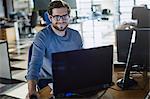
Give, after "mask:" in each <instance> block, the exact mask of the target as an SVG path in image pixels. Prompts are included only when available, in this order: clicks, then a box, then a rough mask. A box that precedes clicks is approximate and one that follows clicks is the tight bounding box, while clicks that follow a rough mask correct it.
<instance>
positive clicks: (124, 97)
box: [42, 68, 150, 99]
mask: <svg viewBox="0 0 150 99" xmlns="http://www.w3.org/2000/svg"><path fill="white" fill-rule="evenodd" d="M123 71H124V70H123V69H122V68H115V70H114V73H113V81H114V82H115V85H114V86H112V87H111V88H109V89H108V90H107V92H106V93H105V94H104V95H103V97H101V98H100V99H144V98H145V97H146V95H147V93H148V91H149V85H150V79H148V76H147V77H146V76H144V74H132V76H133V78H134V79H135V80H136V81H137V82H138V85H137V86H134V87H132V88H131V89H130V90H121V89H120V88H119V87H118V86H117V85H116V82H117V80H118V79H119V78H122V76H123ZM143 73H144V72H143ZM48 90H49V89H48V88H47V89H46V90H45V91H44V92H43V93H44V94H45V93H47V94H48V93H49V92H47V91H48ZM42 91H43V90H42ZM43 93H42V95H43ZM102 93H103V91H102V92H99V93H98V94H97V95H95V96H92V97H93V98H94V99H97V98H96V96H100V95H101V94H102ZM43 99H44V98H43ZM91 99H92V98H91Z"/></svg>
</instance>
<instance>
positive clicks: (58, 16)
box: [53, 14, 69, 21]
mask: <svg viewBox="0 0 150 99" xmlns="http://www.w3.org/2000/svg"><path fill="white" fill-rule="evenodd" d="M53 18H54V19H55V20H56V21H60V19H62V20H68V18H69V16H68V14H65V15H63V16H60V15H55V16H53Z"/></svg>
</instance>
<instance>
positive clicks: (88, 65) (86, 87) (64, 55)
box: [52, 45, 113, 96]
mask: <svg viewBox="0 0 150 99" xmlns="http://www.w3.org/2000/svg"><path fill="white" fill-rule="evenodd" d="M52 61H53V63H52V71H53V80H54V83H53V89H54V95H55V96H59V95H60V94H65V93H68V92H73V93H78V94H83V93H86V92H91V91H95V90H101V89H103V88H108V87H109V86H110V85H111V84H112V64H113V46H112V45H110V46H104V47H97V48H91V49H81V50H74V51H67V52H60V53H54V54H52Z"/></svg>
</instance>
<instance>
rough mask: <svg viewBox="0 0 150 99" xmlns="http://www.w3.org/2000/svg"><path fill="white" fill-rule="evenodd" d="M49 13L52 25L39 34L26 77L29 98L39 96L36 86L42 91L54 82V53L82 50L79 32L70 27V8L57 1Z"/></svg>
mask: <svg viewBox="0 0 150 99" xmlns="http://www.w3.org/2000/svg"><path fill="white" fill-rule="evenodd" d="M48 13H49V18H50V20H51V22H52V24H51V25H49V26H47V27H45V28H44V29H43V30H41V31H40V32H39V33H37V35H36V37H35V39H34V42H33V47H32V56H31V60H30V62H29V66H28V67H29V68H28V73H27V76H26V78H27V81H28V91H29V92H28V95H27V97H30V96H31V95H33V94H34V95H37V90H36V85H37V86H38V88H39V90H40V89H42V88H44V87H45V86H47V85H48V83H50V82H52V69H51V64H52V61H51V54H52V53H55V52H62V51H69V50H76V49H81V48H82V40H81V36H80V35H79V32H78V31H76V30H73V29H71V28H69V27H68V23H69V17H70V16H69V14H70V7H69V6H68V5H67V4H66V3H65V2H63V1H60V0H55V1H52V2H51V3H50V4H49V6H48ZM60 79H61V78H60Z"/></svg>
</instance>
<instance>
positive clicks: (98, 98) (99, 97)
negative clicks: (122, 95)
mask: <svg viewBox="0 0 150 99" xmlns="http://www.w3.org/2000/svg"><path fill="white" fill-rule="evenodd" d="M107 90H108V88H107V89H106V90H104V92H103V93H102V94H101V95H100V96H98V97H97V99H101V98H102V97H103V96H104V94H105V93H106V92H107Z"/></svg>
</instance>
